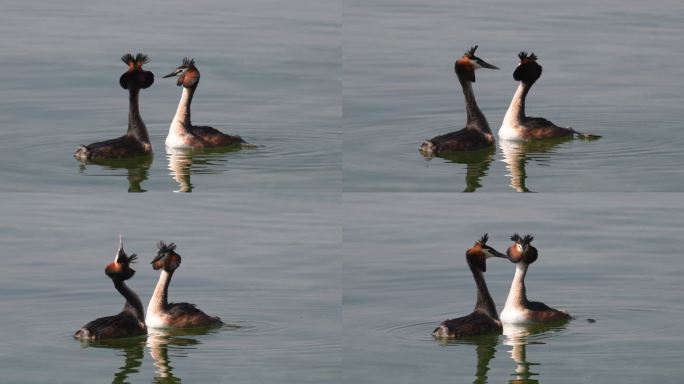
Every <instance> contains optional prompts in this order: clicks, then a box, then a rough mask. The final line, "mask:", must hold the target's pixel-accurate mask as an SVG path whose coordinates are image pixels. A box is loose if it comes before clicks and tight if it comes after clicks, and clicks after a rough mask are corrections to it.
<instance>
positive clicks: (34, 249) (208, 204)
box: [0, 192, 341, 383]
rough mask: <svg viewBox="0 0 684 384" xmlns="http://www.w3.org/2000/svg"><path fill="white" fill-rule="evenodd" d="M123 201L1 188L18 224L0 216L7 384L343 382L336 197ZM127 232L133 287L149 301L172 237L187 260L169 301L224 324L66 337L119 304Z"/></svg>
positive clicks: (0, 365)
mask: <svg viewBox="0 0 684 384" xmlns="http://www.w3.org/2000/svg"><path fill="white" fill-rule="evenodd" d="M117 196H120V194H118V193H111V194H109V195H105V196H102V199H93V198H89V197H87V198H83V197H81V196H70V195H54V194H49V193H39V194H21V195H20V194H11V193H6V194H5V196H4V197H3V200H4V202H3V205H2V208H1V209H0V214H1V215H2V216H1V217H3V218H6V217H11V218H13V219H12V220H2V222H1V223H0V233H2V241H1V243H2V248H3V268H2V271H0V292H1V293H2V294H0V319H2V328H0V336H1V338H2V340H3V342H2V345H1V346H0V372H2V377H1V378H0V381H1V382H7V383H47V382H50V383H78V382H83V383H109V382H117V383H118V382H121V383H122V382H130V383H150V382H163V383H177V382H181V380H183V381H184V382H190V383H198V382H202V383H218V382H239V383H283V382H298V383H328V382H338V380H339V378H340V367H341V357H340V356H341V342H340V336H341V327H340V319H341V307H340V297H341V283H340V279H341V255H340V240H341V226H340V215H339V209H340V206H341V202H340V198H339V195H338V196H334V195H330V194H316V193H306V194H299V193H298V194H286V193H281V194H275V193H268V194H265V193H233V194H231V196H230V197H224V196H219V195H211V194H208V195H203V196H202V197H203V198H202V199H196V198H192V199H188V198H186V197H185V196H179V195H174V194H168V193H158V192H149V193H147V194H145V195H141V196H142V197H140V198H135V199H131V198H128V199H126V202H125V203H122V202H121V199H117V198H116V197H117ZM128 197H130V196H128ZM7 203H8V204H7ZM151 207H152V209H151ZM217 207H220V209H217ZM113 212H116V214H112V213H113ZM119 233H122V234H123V236H124V248H125V250H126V251H127V252H128V253H129V254H130V253H137V254H138V257H139V262H138V263H137V264H135V265H134V266H133V268H134V269H135V270H136V271H137V273H136V275H135V276H134V277H133V278H132V279H131V280H130V281H129V286H130V287H131V288H132V289H134V290H135V291H136V292H137V293H138V294H139V295H140V298H141V300H142V301H143V303H144V305H145V306H147V302H148V300H149V298H150V296H151V294H152V291H153V290H154V286H155V284H156V282H157V279H158V276H159V274H158V273H157V272H156V271H153V270H152V267H151V266H150V264H149V262H150V261H151V260H152V258H153V257H154V255H155V254H156V243H157V242H158V241H159V240H164V241H166V242H175V243H176V244H177V246H178V248H177V251H178V253H179V254H180V255H181V256H182V257H183V264H182V265H181V267H180V268H179V269H178V271H177V272H176V274H175V275H174V278H173V281H172V283H171V286H170V294H169V295H170V299H171V300H173V301H187V302H191V303H194V304H197V306H198V307H199V308H201V309H202V310H204V311H206V312H207V313H210V314H213V315H218V316H220V317H221V318H222V320H224V322H226V323H227V324H229V325H230V326H226V327H224V328H222V329H219V330H213V331H211V332H209V333H206V332H205V333H201V332H200V333H182V332H180V333H172V334H168V333H167V334H164V333H160V332H158V331H155V332H153V333H151V334H150V335H149V336H147V337H142V338H137V339H132V340H124V341H115V342H109V343H106V344H97V345H94V346H88V347H86V346H82V345H81V344H80V343H79V342H78V341H76V340H74V339H72V334H73V332H74V331H75V330H77V329H78V328H79V327H81V326H82V325H83V324H85V323H86V322H88V321H90V320H93V319H95V318H98V317H101V316H107V315H112V314H115V313H118V312H119V311H120V310H121V307H122V306H123V302H124V301H123V298H122V297H121V296H120V295H119V294H118V293H117V292H116V291H115V290H114V287H113V286H112V283H111V281H110V280H109V279H108V278H107V277H106V276H105V274H104V273H103V272H104V267H105V265H106V264H107V263H109V262H111V260H112V259H113V257H114V254H115V252H116V249H117V242H118V239H117V238H118V234H119ZM235 326H239V328H237V327H235ZM37 362H39V363H37Z"/></svg>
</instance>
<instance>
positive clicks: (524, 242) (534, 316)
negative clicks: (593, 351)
mask: <svg viewBox="0 0 684 384" xmlns="http://www.w3.org/2000/svg"><path fill="white" fill-rule="evenodd" d="M511 240H513V241H514V244H513V245H511V246H510V247H509V248H508V251H507V252H506V253H507V254H508V259H509V260H510V261H511V262H513V263H515V264H516V266H515V276H514V277H513V282H512V283H511V289H510V291H509V292H508V298H507V299H506V305H505V306H504V309H503V311H501V321H503V322H505V323H536V322H545V321H559V320H569V319H570V318H571V317H570V315H569V314H568V313H567V312H565V311H559V310H557V309H554V308H551V307H549V306H548V305H546V304H544V303H540V302H536V301H528V300H527V294H526V290H525V274H526V273H527V267H528V266H529V265H530V264H532V263H534V262H535V261H536V260H537V256H538V254H537V248H535V247H533V246H532V245H531V244H530V243H531V242H532V240H534V237H532V236H531V235H525V236H524V237H520V235H518V234H517V233H516V234H514V235H513V236H511Z"/></svg>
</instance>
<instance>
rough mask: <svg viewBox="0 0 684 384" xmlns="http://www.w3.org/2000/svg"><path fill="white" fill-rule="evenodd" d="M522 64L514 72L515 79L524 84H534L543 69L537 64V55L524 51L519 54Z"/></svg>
mask: <svg viewBox="0 0 684 384" xmlns="http://www.w3.org/2000/svg"><path fill="white" fill-rule="evenodd" d="M518 57H519V58H520V63H518V67H517V68H516V69H515V71H513V79H515V81H522V82H523V83H529V84H533V83H534V82H535V81H537V79H539V77H540V76H541V74H542V67H541V65H539V64H538V63H537V55H535V54H534V53H530V54H529V55H528V54H527V52H525V51H523V52H520V53H519V54H518Z"/></svg>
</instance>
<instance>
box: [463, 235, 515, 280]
mask: <svg viewBox="0 0 684 384" xmlns="http://www.w3.org/2000/svg"><path fill="white" fill-rule="evenodd" d="M487 240H489V235H488V234H486V233H485V234H484V235H483V236H482V237H481V238H480V239H479V240H478V241H476V242H475V244H473V246H472V247H470V249H468V250H467V251H466V260H468V264H471V265H473V266H475V267H476V268H477V269H479V270H480V271H482V272H486V271H487V262H486V260H487V259H488V258H490V257H502V258H506V255H504V254H503V253H501V252H499V251H497V250H496V249H494V248H492V247H490V246H489V245H487Z"/></svg>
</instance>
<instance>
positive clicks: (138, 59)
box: [119, 53, 154, 89]
mask: <svg viewBox="0 0 684 384" xmlns="http://www.w3.org/2000/svg"><path fill="white" fill-rule="evenodd" d="M121 61H123V62H124V63H126V65H128V71H126V73H124V74H123V75H121V77H120V78H119V85H121V88H123V89H131V88H133V89H135V88H137V89H140V88H149V87H150V86H151V85H152V84H153V83H154V74H152V72H150V71H146V70H144V69H143V67H142V66H143V64H147V63H148V62H149V61H150V59H149V58H148V57H147V55H145V54H142V53H138V54H137V55H135V56H133V55H132V54H130V53H127V54H125V55H123V56H121Z"/></svg>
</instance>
